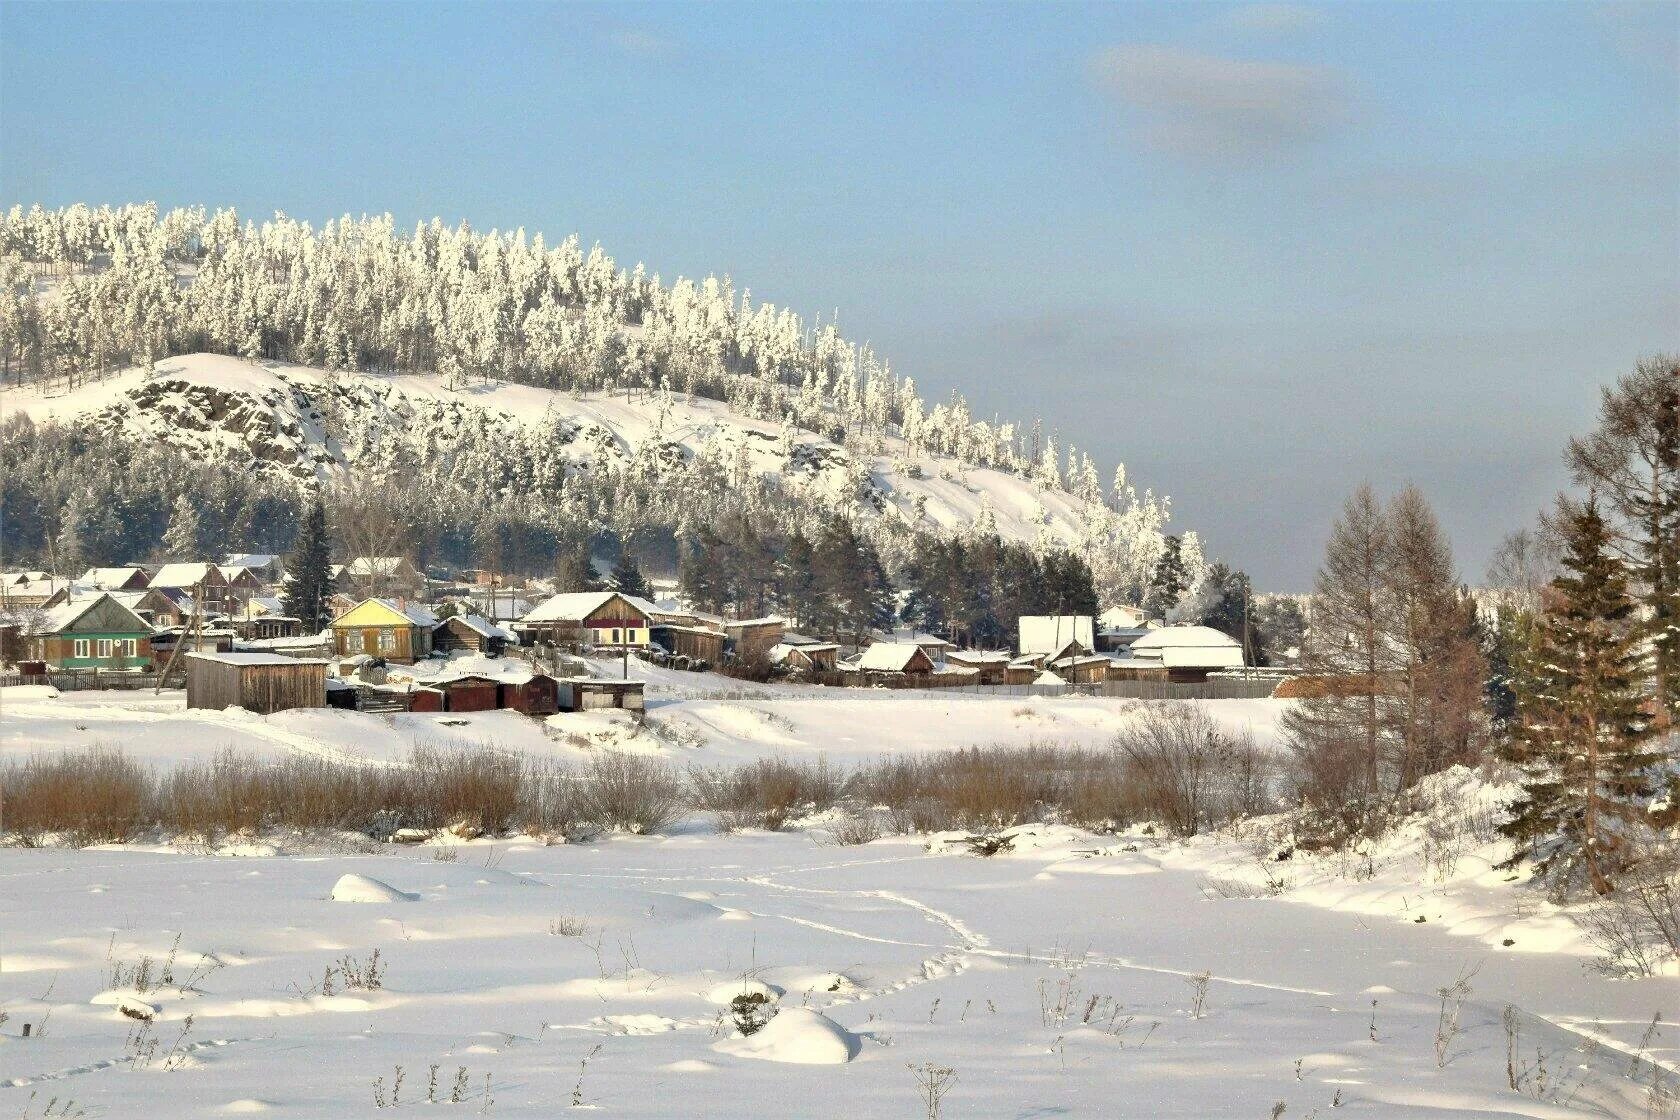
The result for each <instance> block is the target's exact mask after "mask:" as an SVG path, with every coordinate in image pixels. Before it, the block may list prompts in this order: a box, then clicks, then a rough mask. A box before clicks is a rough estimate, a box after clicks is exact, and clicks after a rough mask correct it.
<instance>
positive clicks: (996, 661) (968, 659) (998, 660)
mask: <svg viewBox="0 0 1680 1120" xmlns="http://www.w3.org/2000/svg"><path fill="white" fill-rule="evenodd" d="M945 660H947V661H955V662H957V663H958V664H962V665H1005V664H1008V663H1009V661H1010V660H1011V657H1010V655H1009V654H1008V653H1006V652H1005V651H1003V650H1001V649H954V650H952V651H951V652H949V653H947V654H946V655H945Z"/></svg>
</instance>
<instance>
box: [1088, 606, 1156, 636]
mask: <svg viewBox="0 0 1680 1120" xmlns="http://www.w3.org/2000/svg"><path fill="white" fill-rule="evenodd" d="M1147 618H1148V616H1147V615H1146V614H1145V613H1144V610H1143V608H1142V607H1134V606H1131V605H1130V604H1128V603H1122V604H1120V605H1119V606H1115V607H1109V608H1108V609H1107V610H1106V611H1104V612H1102V614H1100V615H1098V616H1097V626H1098V628H1099V629H1101V630H1131V629H1134V628H1136V627H1140V626H1142V625H1143V624H1144V622H1145V621H1147Z"/></svg>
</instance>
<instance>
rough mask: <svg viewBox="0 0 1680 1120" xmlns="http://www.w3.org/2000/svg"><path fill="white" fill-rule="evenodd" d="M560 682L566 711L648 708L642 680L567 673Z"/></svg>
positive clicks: (562, 709) (561, 708)
mask: <svg viewBox="0 0 1680 1120" xmlns="http://www.w3.org/2000/svg"><path fill="white" fill-rule="evenodd" d="M559 685H560V693H559V702H560V710H561V711H562V712H590V711H595V710H597V709H600V708H623V709H625V710H627V711H632V712H641V711H646V710H647V702H646V698H645V697H644V696H643V689H642V682H641V681H624V680H609V679H606V678H603V677H567V678H566V679H565V680H562V681H560V682H559Z"/></svg>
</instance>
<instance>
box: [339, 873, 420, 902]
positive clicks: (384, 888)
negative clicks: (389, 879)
mask: <svg viewBox="0 0 1680 1120" xmlns="http://www.w3.org/2000/svg"><path fill="white" fill-rule="evenodd" d="M414 897H415V896H414V895H411V894H408V893H406V892H404V891H399V890H398V889H397V888H395V887H393V886H392V885H391V884H389V883H382V882H380V881H379V880H378V879H372V878H369V877H368V876H366V875H357V874H354V873H351V874H348V875H341V876H339V879H338V882H336V883H334V884H333V889H332V900H333V901H334V902H413V901H414Z"/></svg>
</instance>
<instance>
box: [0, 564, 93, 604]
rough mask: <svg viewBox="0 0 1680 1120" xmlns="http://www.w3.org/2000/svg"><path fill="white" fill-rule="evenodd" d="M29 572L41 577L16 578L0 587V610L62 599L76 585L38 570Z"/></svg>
mask: <svg viewBox="0 0 1680 1120" xmlns="http://www.w3.org/2000/svg"><path fill="white" fill-rule="evenodd" d="M29 574H30V575H39V576H41V578H40V579H25V580H18V581H16V582H15V583H9V584H6V585H5V586H3V587H0V610H25V609H27V608H29V607H44V606H47V605H49V604H50V603H52V602H53V601H54V600H58V601H63V598H64V596H65V595H66V594H67V593H68V592H70V591H71V590H73V589H74V588H75V586H76V585H75V584H73V583H71V582H70V581H69V580H67V579H52V578H51V577H49V576H46V575H45V574H43V573H39V572H31V573H29Z"/></svg>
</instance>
